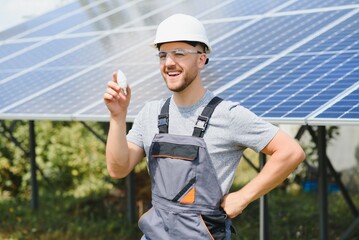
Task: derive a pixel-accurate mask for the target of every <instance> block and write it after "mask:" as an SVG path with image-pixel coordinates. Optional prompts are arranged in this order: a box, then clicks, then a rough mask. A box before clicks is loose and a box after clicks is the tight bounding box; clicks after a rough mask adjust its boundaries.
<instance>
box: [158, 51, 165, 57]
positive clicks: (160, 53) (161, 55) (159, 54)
mask: <svg viewBox="0 0 359 240" xmlns="http://www.w3.org/2000/svg"><path fill="white" fill-rule="evenodd" d="M158 57H159V59H166V57H167V53H166V52H159V53H158Z"/></svg>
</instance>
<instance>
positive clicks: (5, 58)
mask: <svg viewBox="0 0 359 240" xmlns="http://www.w3.org/2000/svg"><path fill="white" fill-rule="evenodd" d="M141 1H143V0H137V1H134V2H131V3H128V4H124V5H123V6H120V7H118V8H116V9H114V10H111V11H110V12H111V14H112V13H113V12H114V11H119V10H123V9H125V8H127V7H131V6H132V5H134V4H137V3H138V2H141ZM102 15H104V17H106V16H107V15H106V14H102ZM102 15H100V16H97V17H96V20H97V19H100V18H102ZM92 22H93V21H92V19H91V20H88V21H86V22H84V23H82V24H78V25H75V26H73V27H71V28H70V29H67V30H64V31H62V32H60V33H57V34H56V35H53V36H49V37H46V38H44V39H43V40H42V41H39V42H38V43H35V44H33V45H30V46H28V47H25V48H23V49H21V50H19V51H17V52H15V53H13V54H10V55H8V56H6V57H3V58H1V59H0V63H2V62H5V61H7V60H9V59H12V58H14V57H17V56H19V55H21V54H23V53H26V52H28V51H31V50H32V49H35V48H38V47H39V46H42V45H45V44H46V43H48V42H51V41H52V40H54V39H57V38H58V37H61V35H66V34H67V33H69V32H71V31H73V30H76V29H78V28H79V26H80V27H82V26H84V25H86V24H89V23H92ZM122 27H123V26H122Z"/></svg>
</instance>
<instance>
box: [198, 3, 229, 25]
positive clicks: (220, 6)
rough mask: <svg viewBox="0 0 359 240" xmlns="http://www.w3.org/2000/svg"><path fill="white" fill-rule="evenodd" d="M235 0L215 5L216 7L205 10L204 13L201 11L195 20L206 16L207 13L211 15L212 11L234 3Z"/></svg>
mask: <svg viewBox="0 0 359 240" xmlns="http://www.w3.org/2000/svg"><path fill="white" fill-rule="evenodd" d="M234 1H235V0H226V1H222V2H221V3H219V4H217V6H215V7H212V8H209V9H205V10H204V11H202V12H201V13H200V14H198V15H197V16H196V17H197V18H201V17H203V16H205V15H207V14H208V13H211V12H213V11H215V10H216V9H221V8H222V7H224V6H226V5H228V4H230V3H232V2H234ZM202 23H203V24H205V21H202Z"/></svg>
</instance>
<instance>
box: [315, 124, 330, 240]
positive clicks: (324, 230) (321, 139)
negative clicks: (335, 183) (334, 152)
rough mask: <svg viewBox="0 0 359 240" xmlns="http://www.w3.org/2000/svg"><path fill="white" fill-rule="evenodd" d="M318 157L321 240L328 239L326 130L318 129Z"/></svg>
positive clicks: (323, 128)
mask: <svg viewBox="0 0 359 240" xmlns="http://www.w3.org/2000/svg"><path fill="white" fill-rule="evenodd" d="M317 146H318V157H319V166H318V170H319V185H318V190H319V226H320V239H321V240H327V239H328V184H327V161H326V129H325V126H319V127H318V145H317Z"/></svg>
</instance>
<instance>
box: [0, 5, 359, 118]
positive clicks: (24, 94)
mask: <svg viewBox="0 0 359 240" xmlns="http://www.w3.org/2000/svg"><path fill="white" fill-rule="evenodd" d="M177 12H182V13H187V14H191V15H194V16H196V17H198V18H199V19H201V20H202V21H203V23H204V24H205V27H206V29H207V33H208V35H209V39H210V40H211V42H212V45H213V49H214V52H213V54H211V55H210V56H209V57H210V63H209V64H208V65H207V66H206V67H205V69H204V71H203V74H202V75H203V81H204V85H205V86H206V87H207V88H208V89H210V90H211V91H213V92H215V93H216V94H218V95H220V96H221V97H223V98H225V99H228V100H232V101H235V102H240V103H241V104H242V105H244V106H246V107H247V108H249V109H251V110H252V111H254V112H255V113H256V114H258V115H259V116H261V117H263V118H265V119H267V120H269V121H271V122H273V123H298V124H307V123H308V122H312V123H314V122H315V123H323V122H325V123H333V122H335V123H336V124H352V123H353V122H355V121H357V120H358V115H357V112H358V110H357V109H358V106H357V103H355V101H357V102H358V101H359V99H358V92H357V90H355V89H357V83H358V79H359V73H358V70H359V69H358V66H359V64H358V63H359V56H358V54H359V42H358V40H359V27H358V25H359V24H358V19H359V18H358V12H359V4H356V3H355V2H353V1H347V0H339V1H338V0H335V1H334V0H328V1H310V0H303V1H295V0H293V1H285V0H273V1H263V0H243V1H235V0H225V1H219V0H200V1H188V0H176V1H170V0H154V1H144V0H136V1H131V2H127V1H121V0H118V1H109V0H98V1H89V2H84V1H75V2H73V3H71V4H69V5H67V6H65V7H63V8H60V9H58V10H55V11H52V12H50V13H48V14H45V15H43V16H40V17H38V18H36V19H33V20H30V21H28V22H27V23H24V24H20V25H18V26H15V27H13V28H11V29H8V30H6V31H3V32H2V33H0V118H1V119H61V120H72V119H76V120H92V121H107V120H108V117H109V115H108V111H107V109H106V107H105V105H104V103H103V100H102V95H103V92H104V90H105V88H106V83H107V81H109V80H111V78H112V72H113V71H115V70H116V69H118V68H121V69H122V70H123V71H124V72H125V74H126V75H127V77H128V79H129V81H130V85H131V87H132V93H133V97H132V101H131V105H130V108H129V112H128V120H129V121H132V120H133V119H134V117H135V115H136V114H137V112H138V111H139V110H140V109H141V107H142V106H143V104H144V103H145V102H148V101H151V100H155V99H159V98H165V97H167V96H169V95H170V92H169V91H168V90H167V89H166V86H165V84H164V83H163V80H162V77H161V76H160V73H159V66H158V61H157V59H156V58H155V56H154V54H155V50H154V49H151V48H150V47H149V44H150V43H151V42H152V41H153V38H154V34H155V29H156V26H157V24H158V23H159V22H160V21H162V20H163V19H164V18H165V17H167V16H169V15H171V14H173V13H177ZM13 96H16V98H14V97H13ZM348 119H351V120H350V121H349V120H348ZM334 120H335V121H334Z"/></svg>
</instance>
